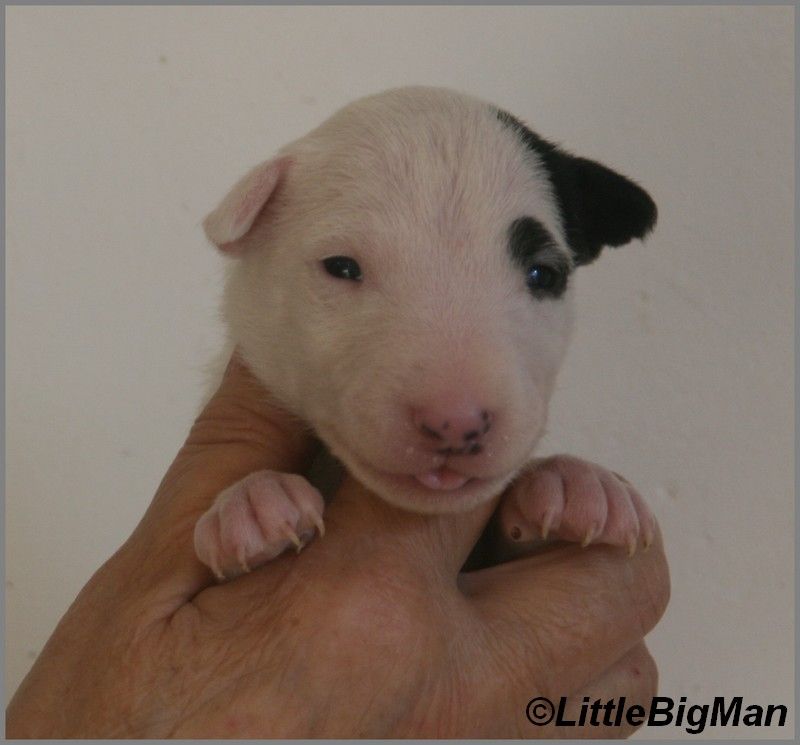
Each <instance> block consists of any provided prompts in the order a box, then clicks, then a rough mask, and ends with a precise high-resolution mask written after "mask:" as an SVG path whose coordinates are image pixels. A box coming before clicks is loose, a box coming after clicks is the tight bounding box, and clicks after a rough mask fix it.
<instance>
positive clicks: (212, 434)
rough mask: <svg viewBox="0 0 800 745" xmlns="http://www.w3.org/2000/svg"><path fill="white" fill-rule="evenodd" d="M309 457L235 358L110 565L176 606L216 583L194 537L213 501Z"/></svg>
mask: <svg viewBox="0 0 800 745" xmlns="http://www.w3.org/2000/svg"><path fill="white" fill-rule="evenodd" d="M311 449H312V441H311V438H310V436H309V433H308V431H307V429H306V428H305V427H304V425H303V424H302V423H301V422H300V421H299V420H297V419H295V418H293V417H292V416H290V415H289V414H288V413H286V412H284V411H282V410H281V409H280V408H279V407H278V406H276V405H275V404H274V403H273V402H271V401H270V399H269V395H268V394H267V392H266V391H265V390H264V388H263V387H262V386H261V384H260V383H259V382H258V381H257V380H256V379H255V378H254V377H253V375H252V373H251V372H250V371H249V370H248V369H247V368H246V367H245V365H244V364H243V363H242V362H241V361H239V359H238V358H237V357H236V355H234V357H232V358H231V361H230V363H229V365H228V368H227V369H226V371H225V374H224V376H223V379H222V382H221V383H220V386H219V389H218V390H217V392H216V393H215V394H214V396H213V397H212V398H211V400H210V401H209V402H208V404H207V405H206V406H205V408H204V409H203V411H202V412H201V414H200V415H199V416H198V418H197V420H196V421H195V423H194V425H193V426H192V429H191V431H190V433H189V436H188V437H187V440H186V443H185V444H184V446H183V447H182V448H181V450H180V452H179V453H178V455H177V457H176V458H175V460H174V461H173V463H172V465H171V466H170V468H169V470H168V471H167V474H166V476H165V477H164V479H163V481H162V482H161V485H160V486H159V488H158V491H157V492H156V495H155V497H154V498H153V501H152V503H151V504H150V507H149V508H148V510H147V512H146V513H145V515H144V517H143V518H142V520H141V522H140V523H139V525H138V526H137V528H136V530H135V531H134V533H133V534H132V535H131V537H130V539H129V540H128V541H127V542H126V544H125V546H123V548H122V549H121V550H120V552H118V556H117V557H115V559H117V560H119V561H120V562H125V561H127V562H129V563H130V564H131V565H132V566H133V567H135V568H136V571H135V573H134V576H136V577H138V578H140V580H141V582H142V584H143V587H144V589H155V590H156V591H157V592H158V593H159V595H160V596H165V597H166V600H165V604H166V605H167V606H170V605H174V604H180V603H181V602H183V601H184V600H185V599H187V598H188V597H191V596H192V595H193V594H195V593H196V592H197V591H198V590H200V589H202V588H203V587H205V586H206V585H208V584H210V583H211V582H213V575H212V572H211V571H210V570H209V569H208V568H207V567H205V566H204V565H203V564H202V563H201V562H200V561H199V559H197V557H196V555H195V552H194V550H193V531H194V526H195V524H196V522H197V520H198V519H199V518H200V516H201V515H202V514H203V513H204V512H205V511H206V510H207V509H208V508H209V507H210V506H211V504H212V503H213V501H214V499H215V498H216V496H217V495H218V494H219V493H220V492H221V491H223V490H224V489H225V488H227V487H229V486H230V485H231V484H234V483H235V482H237V481H239V480H240V479H242V478H244V477H245V476H247V475H248V474H250V473H252V472H253V471H257V470H260V469H270V470H275V471H291V472H295V471H302V470H304V468H306V466H307V463H308V460H309V457H310V455H311Z"/></svg>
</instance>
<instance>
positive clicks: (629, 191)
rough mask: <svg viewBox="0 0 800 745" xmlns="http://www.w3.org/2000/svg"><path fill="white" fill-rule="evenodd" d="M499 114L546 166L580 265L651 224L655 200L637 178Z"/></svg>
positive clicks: (639, 234)
mask: <svg viewBox="0 0 800 745" xmlns="http://www.w3.org/2000/svg"><path fill="white" fill-rule="evenodd" d="M497 118H498V119H499V120H500V121H501V122H502V123H503V124H505V125H506V126H507V127H509V128H510V129H512V130H513V131H514V132H515V133H516V134H517V135H518V136H519V138H520V140H522V142H523V143H524V145H525V146H526V147H528V148H530V149H531V150H533V151H534V152H535V153H536V154H537V155H538V156H539V157H540V158H541V160H542V163H543V164H544V166H545V168H547V170H548V172H549V174H550V181H551V183H552V185H553V189H554V191H555V196H556V201H557V202H558V208H559V210H560V211H561V217H562V220H563V224H564V231H565V233H566V239H567V243H568V244H569V247H570V249H571V250H572V252H573V253H574V255H575V263H576V264H588V263H589V262H591V261H594V260H595V259H596V258H597V255H598V254H599V253H600V251H601V250H602V248H603V247H604V246H622V245H624V244H625V243H628V242H629V241H631V240H633V239H634V238H643V237H644V236H645V235H647V233H649V232H650V231H651V230H652V229H653V226H654V225H655V223H656V218H657V215H658V211H657V209H656V205H655V202H653V200H652V199H651V198H650V195H649V194H648V193H647V192H646V191H645V190H644V189H642V188H641V187H640V186H638V185H637V184H635V183H634V182H633V181H631V180H630V179H627V178H625V177H624V176H621V175H620V174H618V173H616V172H614V171H612V170H611V169H610V168H606V167H605V166H604V165H602V164H600V163H597V162H595V161H593V160H588V159H586V158H578V157H575V156H574V155H570V154H569V153H567V152H565V151H564V150H561V149H560V148H558V147H557V146H556V145H554V144H553V143H551V142H548V141H547V140H545V139H544V138H542V137H540V136H539V135H537V134H536V133H535V132H532V131H531V130H530V129H528V128H527V127H526V126H525V125H524V124H523V123H522V122H521V121H519V119H517V118H516V117H514V116H512V115H511V114H509V113H508V112H506V111H501V110H498V111H497Z"/></svg>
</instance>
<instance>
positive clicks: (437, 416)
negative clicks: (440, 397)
mask: <svg viewBox="0 0 800 745" xmlns="http://www.w3.org/2000/svg"><path fill="white" fill-rule="evenodd" d="M413 421H414V426H415V427H416V429H417V430H418V431H419V432H420V433H421V434H422V436H423V437H424V438H425V440H426V441H427V443H428V444H429V445H430V446H431V447H432V448H433V449H435V450H436V452H439V453H441V454H443V455H476V454H477V453H480V452H481V450H482V449H483V440H484V438H485V437H486V434H487V432H489V430H490V429H491V428H492V424H493V422H494V415H493V413H492V412H491V411H489V410H488V409H487V408H484V407H483V406H481V405H479V404H476V403H474V402H472V401H459V400H454V401H441V402H439V403H437V404H436V405H434V406H425V407H420V408H417V409H414V410H413Z"/></svg>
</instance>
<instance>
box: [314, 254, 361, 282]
mask: <svg viewBox="0 0 800 745" xmlns="http://www.w3.org/2000/svg"><path fill="white" fill-rule="evenodd" d="M322 265H323V266H324V267H325V271H326V272H328V274H330V275H331V276H332V277H336V278H337V279H350V280H352V281H354V282H358V281H360V280H361V267H360V266H359V265H358V262H357V261H356V260H355V259H351V258H350V257H349V256H329V257H328V258H327V259H323V260H322Z"/></svg>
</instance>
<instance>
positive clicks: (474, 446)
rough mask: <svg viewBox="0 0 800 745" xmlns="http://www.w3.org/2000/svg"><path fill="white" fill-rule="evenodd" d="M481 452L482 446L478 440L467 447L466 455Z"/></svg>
mask: <svg viewBox="0 0 800 745" xmlns="http://www.w3.org/2000/svg"><path fill="white" fill-rule="evenodd" d="M481 452H483V446H482V445H481V444H480V443H478V442H473V443H472V445H470V446H469V447H468V448H467V455H478V453H481Z"/></svg>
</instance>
